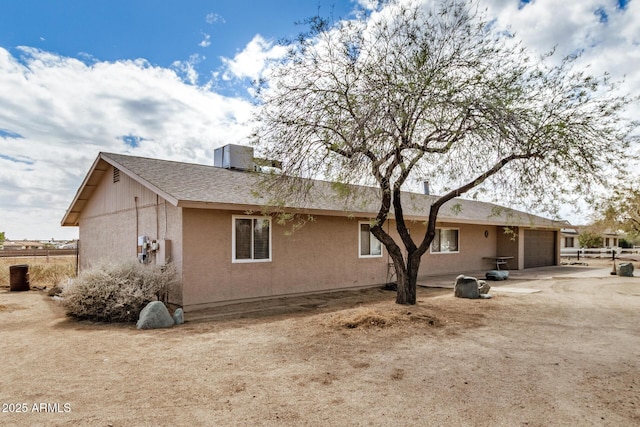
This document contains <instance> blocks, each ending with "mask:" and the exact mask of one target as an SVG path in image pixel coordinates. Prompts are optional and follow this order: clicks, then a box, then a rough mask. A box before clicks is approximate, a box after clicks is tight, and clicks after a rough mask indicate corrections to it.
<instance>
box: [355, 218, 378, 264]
mask: <svg viewBox="0 0 640 427" xmlns="http://www.w3.org/2000/svg"><path fill="white" fill-rule="evenodd" d="M358 225H359V231H358V247H359V249H360V251H359V252H358V255H359V257H360V258H377V257H381V256H382V243H380V241H379V240H378V239H377V238H376V236H374V235H373V234H371V224H369V223H368V222H361V223H359V224H358Z"/></svg>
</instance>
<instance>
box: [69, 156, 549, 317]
mask: <svg viewBox="0 0 640 427" xmlns="http://www.w3.org/2000/svg"><path fill="white" fill-rule="evenodd" d="M218 154H220V153H219V152H218V151H216V156H215V157H216V159H215V163H216V164H217V166H214V165H203V164H189V163H182V162H174V161H166V160H158V159H151V158H142V157H134V156H129V155H120V154H111V153H100V154H99V155H98V157H97V158H96V160H95V162H94V163H93V165H92V167H91V169H90V170H89V172H88V173H87V175H86V177H85V179H84V181H83V182H82V184H81V186H80V188H79V189H78V191H77V193H76V195H75V197H74V199H73V201H72V203H71V205H70V206H69V208H68V210H67V212H66V214H65V215H64V218H63V219H62V225H63V226H77V227H79V235H80V242H79V258H80V268H81V269H82V268H86V267H87V266H89V265H91V264H93V263H98V262H99V261H101V260H104V259H110V260H131V259H136V258H137V259H138V260H140V261H141V262H149V263H156V264H163V263H166V262H169V261H170V262H172V263H174V264H175V265H176V267H177V270H178V273H179V275H180V279H181V282H182V285H181V292H180V293H179V295H176V296H174V300H173V301H170V302H172V303H174V304H176V305H179V306H182V307H183V308H184V309H185V311H189V310H195V309H199V308H205V307H209V306H215V305H218V304H224V303H229V302H240V301H248V300H252V299H260V298H270V297H277V296H284V295H294V294H304V293H313V292H324V291H332V290H339V289H350V288H358V287H366V286H373V285H378V284H382V283H386V282H387V281H388V278H389V272H390V268H389V263H390V262H391V260H390V258H389V257H388V255H387V253H386V251H385V249H384V247H381V245H380V243H379V242H377V240H376V239H375V238H374V237H373V235H371V234H370V233H369V226H370V222H371V219H372V218H374V217H375V213H376V212H377V208H378V206H377V204H376V203H375V194H377V193H376V192H377V191H378V190H377V189H375V188H370V187H357V188H356V190H357V192H358V193H360V194H362V195H363V197H362V198H359V200H351V201H347V200H345V199H344V198H343V197H340V196H338V194H337V193H336V192H335V191H334V190H333V187H332V185H331V184H330V183H327V182H322V181H317V182H315V185H314V188H313V193H312V197H308V198H307V199H305V201H300V202H295V203H292V204H291V205H287V206H285V209H286V210H287V211H289V212H292V213H301V214H304V216H305V217H306V216H312V220H311V221H308V222H307V223H306V224H305V225H304V226H303V227H301V228H299V229H297V230H296V231H295V232H291V224H281V223H279V221H277V220H276V219H275V218H274V217H273V216H271V215H269V214H266V213H264V212H265V205H266V204H267V197H265V196H264V195H261V194H260V187H259V186H258V180H259V179H261V176H260V174H256V173H252V172H248V171H242V170H237V169H233V168H234V163H233V161H232V162H228V159H220V158H218ZM220 166H222V167H220ZM434 199H435V197H434V196H430V195H425V194H417V193H406V194H405V195H404V196H403V200H404V206H405V218H407V219H408V220H409V221H411V225H410V228H411V230H410V231H411V232H412V233H416V235H420V234H421V233H424V230H425V226H424V221H425V219H426V218H427V215H428V212H429V206H430V204H431V202H432V201H433V200H434ZM440 212H441V213H440V217H439V222H438V234H437V238H436V240H435V241H434V243H433V244H432V246H431V248H430V250H429V251H428V252H427V253H426V254H425V256H424V257H423V261H422V264H421V266H420V275H436V274H445V273H451V274H452V280H453V277H455V276H454V275H456V274H458V273H461V272H468V271H474V270H476V271H477V270H483V269H484V270H488V269H491V268H495V265H492V261H491V259H490V257H495V256H506V257H512V258H510V259H509V260H508V262H507V264H506V265H504V266H502V267H503V268H509V269H522V268H528V267H539V266H546V265H557V264H558V262H559V259H560V228H561V226H560V224H559V223H557V222H554V221H551V220H548V219H545V218H542V217H539V216H533V215H530V214H527V213H524V212H518V211H514V210H510V209H506V208H502V207H500V206H497V205H494V204H491V203H483V202H477V201H469V200H462V199H459V200H458V199H457V200H455V201H452V202H449V203H448V204H447V205H445V206H444V207H443V208H442V209H441V211H440ZM385 226H386V227H388V228H389V230H390V233H391V234H392V235H393V234H394V230H395V227H394V224H393V220H391V221H389V223H388V224H386V225H385ZM505 227H509V230H511V232H510V233H505Z"/></svg>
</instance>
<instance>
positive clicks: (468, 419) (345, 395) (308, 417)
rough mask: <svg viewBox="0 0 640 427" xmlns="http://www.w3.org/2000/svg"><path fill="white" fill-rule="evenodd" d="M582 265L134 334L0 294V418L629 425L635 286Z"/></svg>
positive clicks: (266, 304) (39, 301) (636, 375)
mask: <svg viewBox="0 0 640 427" xmlns="http://www.w3.org/2000/svg"><path fill="white" fill-rule="evenodd" d="M589 264H590V265H588V266H584V265H573V266H560V267H552V268H542V269H531V270H523V271H517V272H516V271H514V272H512V276H511V277H510V279H509V280H508V281H506V282H492V283H491V284H492V286H493V288H492V290H491V292H490V293H491V295H492V296H493V298H492V299H489V300H468V299H460V298H454V296H453V291H452V290H451V289H447V288H430V287H429V288H428V287H420V288H419V290H418V300H419V302H418V304H417V305H416V306H398V305H396V304H395V303H394V293H393V292H390V291H385V290H383V289H380V288H376V289H367V290H357V291H351V292H339V293H331V294H323V295H313V296H306V297H297V298H288V299H278V300H271V301H263V302H257V303H247V304H240V305H232V306H226V307H219V308H217V309H210V310H206V311H201V312H193V313H187V314H186V316H185V319H186V323H185V324H183V325H180V326H176V327H173V328H170V329H162V330H144V331H141V330H136V329H135V325H133V324H102V323H94V322H87V321H83V322H79V321H76V320H73V319H71V318H68V317H66V316H65V313H64V311H63V310H62V308H61V307H60V305H59V304H58V303H57V302H56V301H54V300H53V299H52V298H51V297H49V296H48V295H47V292H46V290H31V291H29V292H9V289H8V288H6V287H5V288H0V325H1V326H0V340H1V342H2V346H1V352H2V359H1V360H2V364H1V365H0V385H1V387H0V403H1V405H2V407H1V408H0V410H1V412H0V424H1V425H3V426H39V425H42V426H76V425H83V426H132V425H136V426H144V425H149V426H155V425H190V426H195V425H220V426H236V425H246V426H254V425H282V426H299V425H331V426H380V425H390V426H391V425H393V426H415V425H456V426H495V425H505V426H507V425H508V426H548V425H556V426H563V425H567V426H575V425H580V426H627V425H628V426H634V425H639V424H640V322H639V320H640V279H639V278H638V277H619V276H613V275H610V272H611V262H610V261H608V262H590V263H589ZM636 274H637V273H636ZM453 279H454V278H453V277H434V278H430V279H429V280H428V281H427V283H429V284H430V285H434V286H449V285H450V284H452V283H453Z"/></svg>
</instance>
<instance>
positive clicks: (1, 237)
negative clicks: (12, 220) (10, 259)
mask: <svg viewBox="0 0 640 427" xmlns="http://www.w3.org/2000/svg"><path fill="white" fill-rule="evenodd" d="M4 239H5V237H4V231H0V246H2V244H3V243H4Z"/></svg>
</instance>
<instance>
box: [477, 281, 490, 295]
mask: <svg viewBox="0 0 640 427" xmlns="http://www.w3.org/2000/svg"><path fill="white" fill-rule="evenodd" d="M478 285H479V286H480V289H479V292H480V295H486V294H488V293H489V289H491V285H490V284H488V283H487V282H485V281H484V280H478Z"/></svg>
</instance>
